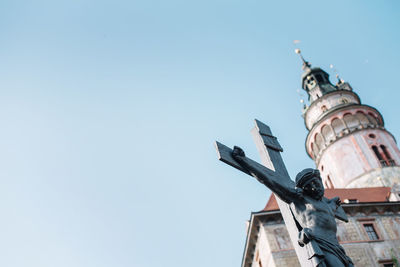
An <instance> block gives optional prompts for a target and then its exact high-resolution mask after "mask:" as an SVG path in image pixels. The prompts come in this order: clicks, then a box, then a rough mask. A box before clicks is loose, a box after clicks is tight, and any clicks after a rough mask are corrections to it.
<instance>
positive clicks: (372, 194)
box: [262, 187, 390, 211]
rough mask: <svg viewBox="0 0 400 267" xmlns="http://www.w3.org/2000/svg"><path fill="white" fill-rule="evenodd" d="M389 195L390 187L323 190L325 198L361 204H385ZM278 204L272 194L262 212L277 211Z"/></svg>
mask: <svg viewBox="0 0 400 267" xmlns="http://www.w3.org/2000/svg"><path fill="white" fill-rule="evenodd" d="M389 195H390V187H365V188H332V189H325V197H327V198H333V197H336V196H338V197H340V200H341V201H342V202H344V200H345V199H357V201H358V203H363V202H386V201H388V198H389ZM278 209H279V207H278V203H277V202H276V198H275V195H274V194H271V196H270V197H269V200H268V203H267V205H266V206H265V208H264V209H263V210H262V211H271V210H278Z"/></svg>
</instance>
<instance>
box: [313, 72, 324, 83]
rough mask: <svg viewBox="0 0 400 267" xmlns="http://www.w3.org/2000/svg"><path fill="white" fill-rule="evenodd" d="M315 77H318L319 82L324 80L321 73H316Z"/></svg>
mask: <svg viewBox="0 0 400 267" xmlns="http://www.w3.org/2000/svg"><path fill="white" fill-rule="evenodd" d="M315 78H316V79H317V81H318V82H319V83H322V82H324V78H323V77H322V75H321V74H316V75H315Z"/></svg>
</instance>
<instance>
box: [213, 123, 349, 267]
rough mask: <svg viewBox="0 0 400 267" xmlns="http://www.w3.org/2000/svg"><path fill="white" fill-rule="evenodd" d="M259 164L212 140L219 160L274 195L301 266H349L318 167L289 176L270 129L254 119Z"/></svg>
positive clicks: (337, 212)
mask: <svg viewBox="0 0 400 267" xmlns="http://www.w3.org/2000/svg"><path fill="white" fill-rule="evenodd" d="M252 134H253V137H255V139H256V144H257V148H258V150H259V152H260V154H261V155H262V162H263V165H261V164H259V163H257V162H255V161H253V160H251V159H249V158H247V157H246V156H245V153H244V151H243V150H242V149H241V148H239V147H237V146H235V147H234V149H233V150H232V149H230V148H228V147H227V146H224V145H222V144H221V143H219V142H216V147H217V151H218V154H219V159H220V160H221V161H223V162H225V163H227V164H229V165H231V166H233V167H235V168H237V169H239V170H241V171H243V172H245V173H247V174H249V175H251V176H254V177H255V178H256V179H257V180H258V181H259V182H260V183H262V184H264V185H265V186H267V187H268V188H269V189H270V190H271V191H272V192H273V193H274V194H275V195H276V196H277V202H278V205H279V208H280V210H281V213H282V217H283V219H284V221H285V224H286V227H287V229H288V232H289V235H290V238H291V240H292V243H293V246H294V248H295V250H296V254H297V256H298V258H299V261H300V264H301V265H302V266H303V267H306V266H307V267H311V266H313V267H314V266H318V267H324V266H325V267H352V266H353V262H352V261H351V259H350V258H349V257H348V256H347V255H346V253H345V251H344V249H343V247H342V246H341V245H340V244H339V242H338V240H337V237H336V221H335V218H337V219H339V220H342V221H345V222H347V221H348V219H347V216H346V214H345V212H344V210H343V208H342V207H341V206H340V199H339V198H338V197H334V198H332V199H327V198H325V197H324V187H323V185H322V181H321V177H320V174H319V171H318V170H314V169H305V170H303V171H301V172H299V173H298V174H297V176H296V181H295V182H293V180H291V179H290V177H289V174H288V173H287V170H286V167H285V165H284V163H283V160H282V158H281V155H280V152H282V151H283V149H282V147H281V146H280V144H279V143H278V140H277V139H276V137H274V136H273V135H272V132H271V129H270V128H269V127H268V126H267V125H265V124H263V123H261V122H260V121H258V120H256V127H255V129H254V130H253V131H252Z"/></svg>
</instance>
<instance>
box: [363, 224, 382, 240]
mask: <svg viewBox="0 0 400 267" xmlns="http://www.w3.org/2000/svg"><path fill="white" fill-rule="evenodd" d="M363 226H364V229H365V232H366V233H367V235H368V238H369V240H379V236H378V234H377V233H376V231H375V228H374V224H373V223H365V224H363Z"/></svg>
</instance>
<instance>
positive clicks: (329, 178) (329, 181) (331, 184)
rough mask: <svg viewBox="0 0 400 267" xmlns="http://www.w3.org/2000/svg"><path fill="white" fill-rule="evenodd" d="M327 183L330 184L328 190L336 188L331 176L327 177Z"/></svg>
mask: <svg viewBox="0 0 400 267" xmlns="http://www.w3.org/2000/svg"><path fill="white" fill-rule="evenodd" d="M326 181H327V184H328V188H334V186H333V183H332V180H331V177H330V176H329V175H328V176H327V177H326Z"/></svg>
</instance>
